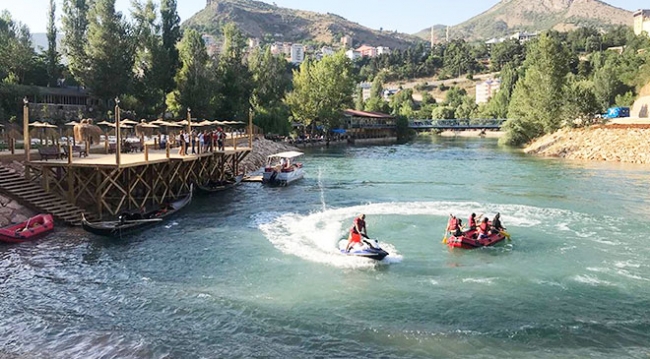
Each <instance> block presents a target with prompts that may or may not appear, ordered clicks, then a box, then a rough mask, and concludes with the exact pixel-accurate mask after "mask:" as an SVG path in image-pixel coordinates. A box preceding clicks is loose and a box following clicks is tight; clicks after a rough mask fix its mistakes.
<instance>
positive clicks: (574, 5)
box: [416, 0, 632, 40]
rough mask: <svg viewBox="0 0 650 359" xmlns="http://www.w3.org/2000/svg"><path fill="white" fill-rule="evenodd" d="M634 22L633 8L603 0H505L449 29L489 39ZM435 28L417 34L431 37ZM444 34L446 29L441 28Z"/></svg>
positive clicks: (466, 36)
mask: <svg viewBox="0 0 650 359" xmlns="http://www.w3.org/2000/svg"><path fill="white" fill-rule="evenodd" d="M615 25H630V26H632V12H631V11H627V10H623V9H620V8H617V7H614V6H611V5H609V4H607V3H605V2H602V1H599V0H501V1H500V2H499V3H498V4H496V5H494V6H493V7H492V8H490V9H489V10H487V11H485V12H484V13H482V14H479V15H477V16H475V17H473V18H471V19H469V20H467V21H465V22H463V23H461V24H458V25H456V26H452V27H451V28H450V29H449V32H450V37H451V38H464V39H467V40H486V39H490V38H494V37H503V36H506V35H510V34H513V33H515V32H518V31H529V32H535V31H544V30H549V29H554V30H559V31H568V30H572V29H575V28H578V27H582V26H593V27H596V28H608V27H611V26H615ZM430 32H431V28H428V29H425V30H422V31H420V32H419V33H417V34H416V36H418V37H420V38H423V39H426V40H429V39H430V37H431V35H430ZM436 33H437V35H438V38H444V31H437V32H436Z"/></svg>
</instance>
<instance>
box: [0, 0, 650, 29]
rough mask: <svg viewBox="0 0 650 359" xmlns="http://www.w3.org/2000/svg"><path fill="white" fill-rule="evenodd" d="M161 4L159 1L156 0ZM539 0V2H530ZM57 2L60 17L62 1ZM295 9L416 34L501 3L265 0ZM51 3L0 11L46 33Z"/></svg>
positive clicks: (194, 7)
mask: <svg viewBox="0 0 650 359" xmlns="http://www.w3.org/2000/svg"><path fill="white" fill-rule="evenodd" d="M154 1H155V2H159V0H154ZM530 1H537V0H530ZM56 2H57V18H58V19H59V20H60V18H61V9H62V5H61V3H62V0H56ZM264 2H267V3H274V2H275V4H276V5H277V6H281V7H287V8H292V9H301V10H309V11H316V12H321V13H327V12H331V13H334V14H337V15H341V16H343V17H344V18H346V19H348V20H351V21H354V22H357V23H359V24H361V25H364V26H367V27H370V28H373V29H379V28H383V29H384V30H397V31H399V32H403V33H408V34H414V33H416V32H419V31H420V30H423V29H425V28H427V27H430V26H431V25H436V24H444V25H456V24H458V23H461V22H463V21H465V20H468V19H469V18H471V17H473V16H475V15H478V14H479V13H481V12H483V11H485V10H487V9H489V8H490V7H492V6H493V5H495V4H496V3H498V0H455V1H448V0H401V1H396V0H328V1H323V0H275V1H264ZM605 2H607V3H609V4H610V5H613V6H616V7H620V8H623V9H626V10H630V11H634V10H637V9H641V8H649V7H650V2H649V1H648V0H606V1H605ZM48 3H49V0H0V11H2V10H8V11H9V12H10V13H11V15H12V17H13V19H14V20H17V21H20V22H22V23H25V24H27V26H29V29H30V31H31V32H32V33H39V32H45V28H46V26H47V7H48ZM205 3H206V1H205V0H178V14H179V15H180V17H181V20H185V19H188V18H189V17H191V16H192V15H194V14H195V13H197V12H198V11H200V10H201V9H203V8H204V7H205ZM130 4H131V0H116V8H117V10H118V11H121V12H122V13H123V14H128V13H129V8H130Z"/></svg>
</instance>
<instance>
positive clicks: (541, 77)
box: [501, 33, 569, 145]
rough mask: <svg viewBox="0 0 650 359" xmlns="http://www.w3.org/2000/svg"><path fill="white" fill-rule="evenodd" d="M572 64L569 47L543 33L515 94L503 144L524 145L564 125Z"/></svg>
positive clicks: (529, 55)
mask: <svg viewBox="0 0 650 359" xmlns="http://www.w3.org/2000/svg"><path fill="white" fill-rule="evenodd" d="M568 62H569V54H568V51H567V49H566V47H565V46H564V45H563V44H562V43H561V42H560V40H559V39H558V38H557V37H555V36H554V35H553V34H552V33H545V34H542V35H541V36H540V37H539V41H538V42H537V43H536V44H533V45H532V47H531V48H530V49H529V52H528V56H527V58H526V61H524V67H525V68H526V72H525V75H524V77H523V78H520V79H519V81H518V82H517V84H516V86H515V90H514V92H513V95H512V100H511V102H510V107H509V111H508V117H509V118H510V119H509V120H508V121H507V122H506V123H505V124H504V126H503V129H504V130H505V131H506V136H504V137H503V138H502V139H501V140H502V142H504V143H506V144H510V145H521V144H523V143H526V142H528V141H530V140H531V139H533V138H536V137H538V136H541V135H543V134H545V133H550V132H552V131H554V130H556V129H558V128H559V127H560V126H561V124H562V113H563V105H564V96H565V85H566V77H567V74H568V72H569V64H568Z"/></svg>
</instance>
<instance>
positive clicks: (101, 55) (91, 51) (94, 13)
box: [81, 0, 133, 100]
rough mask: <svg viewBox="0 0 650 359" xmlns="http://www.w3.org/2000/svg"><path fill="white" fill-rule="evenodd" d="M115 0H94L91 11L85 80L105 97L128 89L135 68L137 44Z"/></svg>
mask: <svg viewBox="0 0 650 359" xmlns="http://www.w3.org/2000/svg"><path fill="white" fill-rule="evenodd" d="M131 45H132V43H131V42H130V41H129V38H128V36H127V28H126V24H125V23H124V22H123V21H122V14H121V13H117V12H115V0H94V2H93V3H92V6H91V8H90V10H89V11H88V40H87V42H86V44H85V46H84V51H85V54H86V55H87V56H88V58H87V61H86V65H87V68H86V69H85V71H82V72H81V79H82V83H83V84H84V85H86V86H88V87H89V88H90V91H91V93H92V94H93V95H94V96H95V97H96V98H98V99H101V100H112V99H113V98H114V97H117V96H119V95H122V94H124V93H125V92H126V90H127V86H128V84H129V80H130V78H131V69H132V68H133V48H132V46H131Z"/></svg>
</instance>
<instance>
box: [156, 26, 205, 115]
mask: <svg viewBox="0 0 650 359" xmlns="http://www.w3.org/2000/svg"><path fill="white" fill-rule="evenodd" d="M178 53H179V57H180V60H181V64H182V67H181V69H180V70H179V71H178V73H177V74H176V77H175V79H174V80H175V82H176V89H175V90H174V91H172V92H170V93H169V94H168V95H167V107H168V108H169V110H170V111H172V112H173V113H175V114H176V115H184V114H185V111H186V109H187V108H188V107H189V108H190V109H191V110H192V114H193V115H194V116H196V117H211V116H212V115H213V113H214V101H215V99H214V77H213V73H214V71H213V69H212V68H211V61H210V57H209V56H208V52H207V50H206V48H205V43H204V42H203V39H202V38H201V34H199V33H198V32H196V31H195V30H187V31H185V33H184V34H183V39H181V42H180V43H179V44H178Z"/></svg>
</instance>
